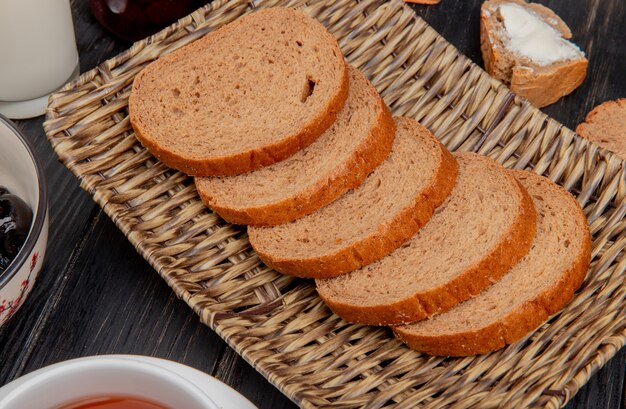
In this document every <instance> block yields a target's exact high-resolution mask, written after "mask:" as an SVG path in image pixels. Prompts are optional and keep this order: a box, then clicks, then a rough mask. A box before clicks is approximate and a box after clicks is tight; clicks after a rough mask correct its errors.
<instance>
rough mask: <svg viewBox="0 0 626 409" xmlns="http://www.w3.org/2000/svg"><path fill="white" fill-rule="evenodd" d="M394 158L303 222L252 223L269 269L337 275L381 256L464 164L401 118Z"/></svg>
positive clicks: (430, 207)
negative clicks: (266, 225) (259, 224)
mask: <svg viewBox="0 0 626 409" xmlns="http://www.w3.org/2000/svg"><path fill="white" fill-rule="evenodd" d="M396 125H397V132H396V137H395V140H394V142H393V147H392V149H391V153H390V154H389V157H388V158H387V159H386V160H385V161H384V162H383V163H382V164H381V165H380V166H379V167H377V168H376V169H375V170H374V172H372V173H371V174H370V175H369V176H368V177H367V179H365V181H364V182H363V184H361V186H359V187H358V188H356V189H354V190H351V191H349V192H348V193H346V194H345V195H343V196H342V197H340V198H339V199H337V200H336V201H334V202H332V203H331V204H329V205H328V206H326V207H323V208H322V209H320V210H318V211H317V212H315V213H312V214H310V215H308V216H306V217H304V218H302V219H298V220H295V221H293V222H291V223H288V224H283V225H279V226H273V227H249V228H248V235H249V238H250V244H251V245H252V247H253V248H254V249H255V250H256V252H257V254H258V255H259V257H260V258H261V260H263V261H264V262H265V263H266V264H267V265H268V266H270V267H272V268H274V269H276V270H278V271H280V272H282V273H285V274H290V275H296V276H300V277H312V278H323V277H335V276H337V275H340V274H344V273H346V272H348V271H352V270H355V269H357V268H360V267H362V266H364V265H367V264H369V263H372V262H373V261H375V260H378V259H380V258H382V257H384V256H386V255H387V254H389V253H390V252H391V251H393V250H394V249H396V248H397V247H398V246H400V245H402V243H404V242H406V240H408V239H410V238H411V237H412V236H413V234H415V232H416V231H417V230H419V229H420V228H421V227H422V226H423V225H424V224H425V223H426V222H427V221H428V219H430V217H431V215H432V214H433V211H434V210H435V208H437V207H438V206H439V205H440V204H441V203H442V202H443V201H444V200H445V198H446V197H447V196H448V194H449V193H450V191H451V190H452V187H453V186H454V183H455V180H456V174H457V164H456V161H455V160H454V158H453V156H452V155H451V154H450V152H448V150H447V149H446V148H445V147H444V146H443V145H441V143H439V141H438V140H437V139H436V138H435V137H434V136H433V135H432V134H431V133H430V132H429V131H428V130H427V129H426V128H424V127H423V126H421V125H420V124H419V123H417V121H415V120H412V119H408V118H397V119H396Z"/></svg>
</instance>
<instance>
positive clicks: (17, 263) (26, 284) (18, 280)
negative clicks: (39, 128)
mask: <svg viewBox="0 0 626 409" xmlns="http://www.w3.org/2000/svg"><path fill="white" fill-rule="evenodd" d="M0 186H5V187H7V188H8V189H9V190H10V191H11V193H13V194H15V195H17V196H19V197H20V198H22V199H23V200H24V201H25V202H26V203H27V204H28V205H29V206H30V208H31V209H32V211H33V222H32V224H31V226H30V231H29V233H28V236H26V240H25V241H24V244H23V245H22V248H21V249H20V251H19V252H18V253H17V256H16V257H15V259H14V260H13V261H12V262H11V264H10V265H9V267H8V268H7V269H6V270H5V271H4V272H3V273H1V274H0V326H1V325H2V324H4V323H5V322H6V321H7V320H8V319H9V318H11V316H12V315H13V314H14V313H15V312H16V311H17V310H18V309H19V308H20V306H21V305H22V304H23V303H24V300H26V297H27V296H28V294H29V293H30V290H31V289H32V288H33V285H34V284H35V280H36V279H37V275H38V274H39V271H40V270H41V265H42V263H43V258H44V254H45V252H46V244H47V242H48V190H47V188H46V181H45V178H44V174H43V168H42V166H41V164H40V163H39V160H38V159H37V157H36V156H35V153H34V151H33V148H32V147H31V145H30V143H29V142H28V140H27V139H26V138H25V137H24V135H22V133H21V132H20V130H19V129H17V127H16V126H15V125H14V124H13V123H12V122H11V121H9V120H8V119H7V118H5V117H4V116H2V115H0Z"/></svg>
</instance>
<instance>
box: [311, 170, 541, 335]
mask: <svg viewBox="0 0 626 409" xmlns="http://www.w3.org/2000/svg"><path fill="white" fill-rule="evenodd" d="M498 166H500V165H498ZM503 171H504V170H503ZM507 175H508V174H507ZM508 176H509V177H510V179H511V182H512V185H513V186H515V187H516V188H517V189H516V190H517V193H518V194H520V195H521V196H522V201H521V205H520V209H519V212H518V214H517V217H516V218H515V221H514V222H513V223H512V225H511V228H510V229H509V231H508V232H506V233H505V234H504V235H503V237H504V240H502V241H501V242H500V243H499V244H498V245H497V246H496V247H495V248H494V250H493V251H492V252H491V253H489V254H488V255H486V257H485V258H483V260H482V261H481V262H479V263H477V264H475V265H473V266H472V267H470V268H468V269H467V270H466V271H465V272H464V273H463V274H461V275H459V276H458V277H456V278H455V279H453V280H451V281H449V282H447V283H445V284H443V285H441V286H439V287H438V288H434V289H432V290H429V291H425V292H420V293H416V294H413V295H412V296H411V297H409V298H406V299H404V300H400V301H397V302H395V303H392V304H386V305H376V306H362V305H354V304H349V303H343V302H339V301H335V300H332V299H328V298H327V297H324V296H323V294H320V297H321V298H322V299H323V300H324V301H325V302H326V304H327V305H328V306H329V307H330V309H331V310H333V312H335V313H336V314H337V315H339V316H340V317H341V318H343V319H344V320H346V321H348V322H356V323H362V324H369V325H401V324H408V323H410V322H415V321H419V320H422V319H425V318H428V317H430V316H432V315H434V314H437V313H441V312H443V311H446V310H449V309H450V308H452V307H454V306H455V305H457V304H458V303H460V302H461V301H465V300H467V299H469V298H471V297H474V296H476V295H478V294H479V293H480V292H481V291H482V290H484V289H485V288H487V287H488V286H489V285H491V283H493V282H495V281H497V280H498V279H500V278H501V277H502V276H503V275H504V274H505V273H506V272H507V271H508V270H509V269H510V268H511V267H512V266H513V265H514V264H515V263H517V262H518V261H519V260H520V259H521V258H522V257H523V256H524V255H526V253H528V250H529V249H530V246H531V244H532V242H533V239H534V237H535V231H536V227H537V226H536V220H537V215H536V213H535V207H534V205H533V202H532V199H531V197H530V195H529V194H528V192H527V191H526V189H524V188H523V187H522V185H521V184H520V183H519V182H518V181H517V180H516V179H515V178H514V177H513V176H512V175H508Z"/></svg>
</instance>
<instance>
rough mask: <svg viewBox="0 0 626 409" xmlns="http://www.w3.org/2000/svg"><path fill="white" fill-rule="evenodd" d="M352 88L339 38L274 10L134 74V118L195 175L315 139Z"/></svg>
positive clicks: (282, 153) (152, 142)
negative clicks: (349, 85) (349, 84)
mask: <svg viewBox="0 0 626 409" xmlns="http://www.w3.org/2000/svg"><path fill="white" fill-rule="evenodd" d="M347 95H348V71H347V67H346V64H345V61H344V58H343V55H342V54H341V51H340V49H339V46H338V45H337V41H336V40H335V38H334V37H333V36H332V35H331V34H330V33H328V32H327V31H326V29H325V28H324V26H322V25H321V24H320V23H318V22H316V21H315V20H313V19H311V18H309V17H307V16H306V15H304V14H303V13H301V12H299V11H295V10H291V9H286V8H270V9H266V10H261V11H258V12H256V13H253V14H251V15H248V16H245V17H242V18H240V19H238V20H235V21H234V22H232V23H230V24H228V25H226V26H224V27H222V28H221V29H219V30H217V31H215V32H212V33H209V34H207V35H206V36H204V37H202V38H201V39H199V40H197V41H195V42H193V43H192V44H190V45H188V46H186V47H183V48H181V49H179V50H176V51H174V52H172V53H171V54H169V55H166V56H165V57H163V58H161V59H159V60H157V61H155V62H154V63H152V64H150V65H149V66H148V67H146V68H145V69H144V70H142V71H141V72H140V73H139V74H138V75H137V76H136V77H135V80H134V82H133V87H132V92H131V95H130V100H129V111H130V121H131V123H132V125H133V128H134V129H135V133H136V135H137V138H138V139H139V141H140V142H141V143H142V144H143V145H144V146H145V147H146V148H147V149H148V150H149V151H150V153H152V154H153V155H154V156H156V157H157V158H158V159H160V160H161V161H162V162H163V163H165V164H166V165H168V166H170V167H172V168H175V169H178V170H181V171H183V172H185V173H187V174H189V175H193V176H215V175H219V176H223V175H235V174H241V173H245V172H249V171H251V170H254V169H258V168H260V167H263V166H267V165H271V164H272V163H275V162H278V161H280V160H283V159H285V158H287V157H289V156H291V155H292V154H293V153H295V152H296V151H298V150H300V149H302V148H303V147H305V146H307V145H309V144H310V143H312V142H313V141H315V140H316V139H317V138H318V136H320V135H321V134H322V133H323V132H324V131H325V130H326V129H327V128H328V127H329V126H330V125H331V124H332V123H333V122H334V121H335V118H336V115H337V112H339V111H340V110H341V108H342V107H343V104H344V102H345V100H346V97H347Z"/></svg>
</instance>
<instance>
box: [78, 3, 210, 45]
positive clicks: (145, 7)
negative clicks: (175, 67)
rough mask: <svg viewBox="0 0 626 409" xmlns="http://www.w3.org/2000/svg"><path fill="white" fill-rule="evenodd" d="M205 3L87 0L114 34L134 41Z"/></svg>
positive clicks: (103, 23)
mask: <svg viewBox="0 0 626 409" xmlns="http://www.w3.org/2000/svg"><path fill="white" fill-rule="evenodd" d="M207 3H209V0H89V7H90V8H91V12H92V14H93V15H94V16H95V17H96V19H97V20H98V21H99V22H100V24H102V25H103V26H104V27H106V28H107V29H108V30H109V31H111V32H112V33H113V34H115V35H117V36H118V37H121V38H123V39H125V40H128V41H137V40H140V39H142V38H144V37H147V36H149V35H151V34H154V33H156V32H157V31H159V30H161V29H163V28H165V27H167V26H168V25H169V24H171V23H173V22H174V21H176V20H178V19H179V18H181V17H184V16H186V15H187V14H189V13H191V12H193V11H194V10H196V9H198V8H200V7H202V6H204V5H205V4H207Z"/></svg>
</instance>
